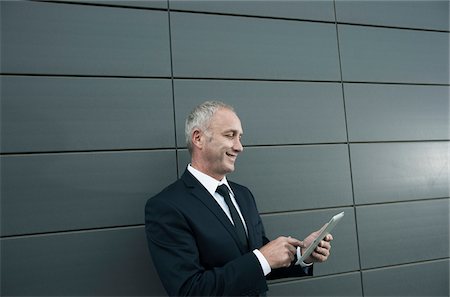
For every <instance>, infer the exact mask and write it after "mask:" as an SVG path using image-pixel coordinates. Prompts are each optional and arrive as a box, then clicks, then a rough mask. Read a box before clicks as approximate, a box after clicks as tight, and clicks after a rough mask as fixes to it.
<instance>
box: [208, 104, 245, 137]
mask: <svg viewBox="0 0 450 297" xmlns="http://www.w3.org/2000/svg"><path fill="white" fill-rule="evenodd" d="M210 127H211V128H214V129H219V130H221V131H226V130H233V131H238V132H239V133H242V125H241V120H240V119H239V117H238V116H237V115H236V113H234V111H231V110H229V109H226V108H220V109H219V110H217V111H216V112H215V113H214V115H213V117H212V118H211V123H210Z"/></svg>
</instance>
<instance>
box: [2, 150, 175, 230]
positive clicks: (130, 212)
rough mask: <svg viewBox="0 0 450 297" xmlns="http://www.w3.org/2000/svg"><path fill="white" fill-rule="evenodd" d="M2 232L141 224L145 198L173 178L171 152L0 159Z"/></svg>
mask: <svg viewBox="0 0 450 297" xmlns="http://www.w3.org/2000/svg"><path fill="white" fill-rule="evenodd" d="M1 164H2V166H1V175H2V188H1V205H2V208H1V228H2V229H1V231H2V236H4V235H17V234H29V233H41V232H50V231H60V230H78V229H84V228H97V227H107V226H123V225H134V224H143V222H144V211H143V209H144V205H145V202H146V201H147V199H148V198H150V197H151V196H153V195H155V194H156V193H158V192H159V191H161V190H162V189H163V188H164V187H165V186H167V185H168V184H169V183H170V182H172V181H173V180H175V179H176V159H175V153H174V152H173V151H154V152H114V153H108V152H105V153H77V154H39V155H17V156H14V155H9V156H2V157H1Z"/></svg>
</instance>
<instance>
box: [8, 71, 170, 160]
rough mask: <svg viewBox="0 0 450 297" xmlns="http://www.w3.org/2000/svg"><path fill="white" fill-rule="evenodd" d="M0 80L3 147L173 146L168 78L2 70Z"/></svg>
mask: <svg viewBox="0 0 450 297" xmlns="http://www.w3.org/2000/svg"><path fill="white" fill-rule="evenodd" d="M1 82H2V90H1V95H2V103H1V108H2V119H1V126H2V143H1V145H2V151H3V152H36V151H66V150H99V149H121V148H128V149H136V148H164V147H173V146H174V141H175V133H174V127H173V125H174V124H173V111H172V110H173V107H172V90H171V83H170V81H169V80H154V79H114V78H96V79H92V78H66V77H39V76H17V77H15V76H4V77H2V78H1ZM24 86H26V87H24ZM155 126H158V127H160V128H159V129H154V127H155Z"/></svg>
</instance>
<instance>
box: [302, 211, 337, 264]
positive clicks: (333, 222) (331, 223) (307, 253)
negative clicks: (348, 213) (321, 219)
mask: <svg viewBox="0 0 450 297" xmlns="http://www.w3.org/2000/svg"><path fill="white" fill-rule="evenodd" d="M343 217H344V212H341V213H338V214H337V215H335V216H334V217H332V218H331V220H330V221H329V222H328V224H327V225H326V226H325V228H323V230H322V231H321V232H320V234H319V236H317V238H316V239H314V241H313V242H312V243H311V244H310V246H309V247H308V248H307V249H306V251H305V252H304V253H303V255H302V257H301V258H300V260H301V261H303V262H305V260H306V258H308V257H309V256H310V255H311V253H312V252H313V251H314V250H315V249H316V247H317V246H318V245H319V243H320V241H321V240H322V239H324V238H325V236H327V234H329V233H330V232H331V230H333V228H334V226H336V224H337V223H339V221H340V220H341V219H342V218H343Z"/></svg>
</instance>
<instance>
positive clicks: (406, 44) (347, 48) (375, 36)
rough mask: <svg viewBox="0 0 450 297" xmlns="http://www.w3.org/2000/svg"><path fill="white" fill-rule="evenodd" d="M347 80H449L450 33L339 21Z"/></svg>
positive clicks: (343, 73)
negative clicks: (352, 24) (354, 24)
mask: <svg viewBox="0 0 450 297" xmlns="http://www.w3.org/2000/svg"><path fill="white" fill-rule="evenodd" d="M338 30H339V46H340V53H341V61H342V76H343V79H344V80H345V81H365V82H398V83H438V84H439V83H441V84H448V82H449V56H448V52H449V33H443V32H425V31H416V30H401V29H387V28H371V27H362V26H349V25H338Z"/></svg>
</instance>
